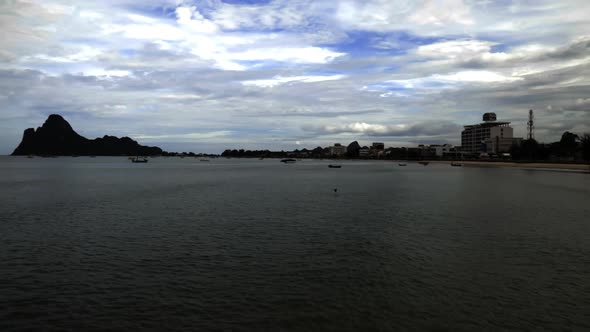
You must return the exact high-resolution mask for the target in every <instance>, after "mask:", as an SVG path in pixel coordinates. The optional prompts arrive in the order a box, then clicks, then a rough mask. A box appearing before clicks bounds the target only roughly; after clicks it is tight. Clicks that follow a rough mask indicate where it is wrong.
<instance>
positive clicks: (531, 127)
mask: <svg viewBox="0 0 590 332" xmlns="http://www.w3.org/2000/svg"><path fill="white" fill-rule="evenodd" d="M534 119H535V116H534V115H533V110H530V111H529V121H528V122H527V123H526V130H527V133H528V134H527V139H535V122H534Z"/></svg>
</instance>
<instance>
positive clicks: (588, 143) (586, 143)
mask: <svg viewBox="0 0 590 332" xmlns="http://www.w3.org/2000/svg"><path fill="white" fill-rule="evenodd" d="M580 142H581V143H582V155H583V156H584V160H586V161H590V134H588V133H586V134H584V135H582V137H580Z"/></svg>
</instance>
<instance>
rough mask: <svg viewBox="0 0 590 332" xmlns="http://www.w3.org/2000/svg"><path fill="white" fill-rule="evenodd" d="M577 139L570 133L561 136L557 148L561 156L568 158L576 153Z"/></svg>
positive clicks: (576, 136)
mask: <svg viewBox="0 0 590 332" xmlns="http://www.w3.org/2000/svg"><path fill="white" fill-rule="evenodd" d="M578 139H579V137H578V135H576V134H574V133H570V132H569V131H566V132H565V133H563V135H561V140H560V141H559V147H560V149H561V152H562V154H563V156H566V157H570V156H573V155H574V153H575V152H576V147H577V146H578V142H577V140H578Z"/></svg>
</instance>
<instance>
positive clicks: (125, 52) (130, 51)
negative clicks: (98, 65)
mask: <svg viewBox="0 0 590 332" xmlns="http://www.w3.org/2000/svg"><path fill="white" fill-rule="evenodd" d="M119 54H121V55H124V56H134V55H135V54H137V50H134V49H130V48H125V49H122V50H119Z"/></svg>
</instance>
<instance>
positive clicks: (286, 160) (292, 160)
mask: <svg viewBox="0 0 590 332" xmlns="http://www.w3.org/2000/svg"><path fill="white" fill-rule="evenodd" d="M296 161H297V160H295V159H281V162H282V163H285V164H294V163H295V162H296Z"/></svg>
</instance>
